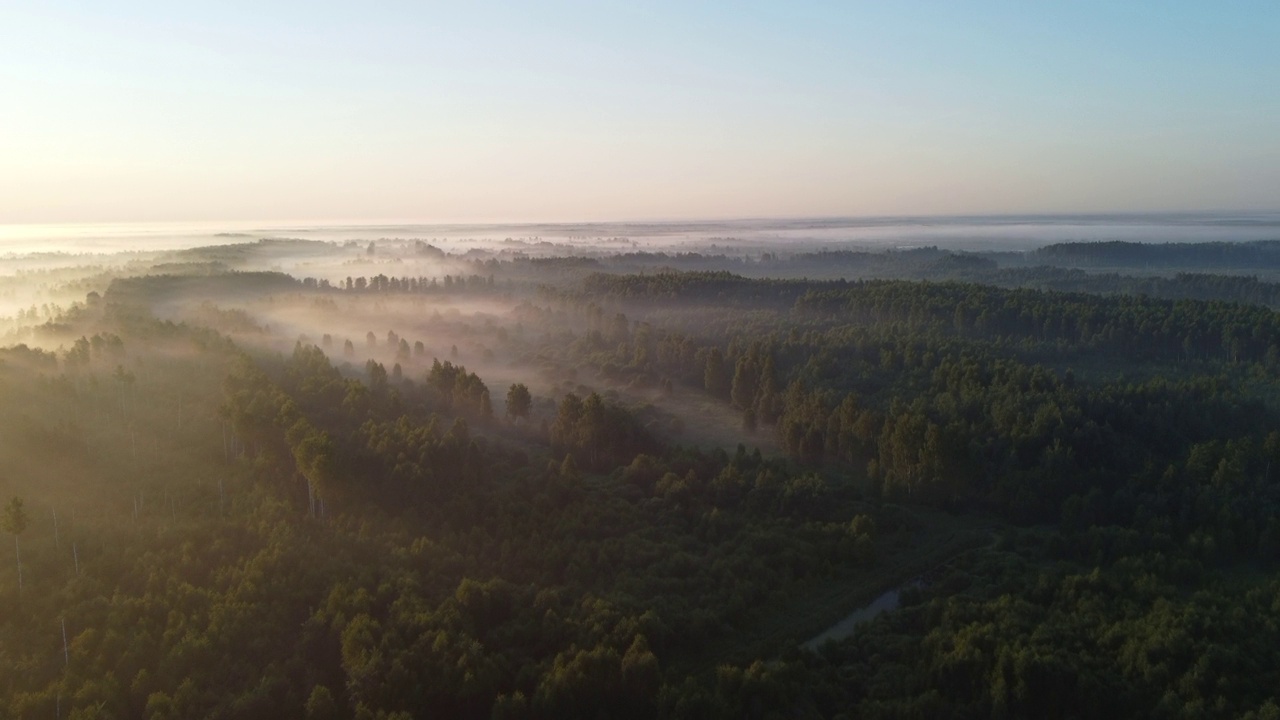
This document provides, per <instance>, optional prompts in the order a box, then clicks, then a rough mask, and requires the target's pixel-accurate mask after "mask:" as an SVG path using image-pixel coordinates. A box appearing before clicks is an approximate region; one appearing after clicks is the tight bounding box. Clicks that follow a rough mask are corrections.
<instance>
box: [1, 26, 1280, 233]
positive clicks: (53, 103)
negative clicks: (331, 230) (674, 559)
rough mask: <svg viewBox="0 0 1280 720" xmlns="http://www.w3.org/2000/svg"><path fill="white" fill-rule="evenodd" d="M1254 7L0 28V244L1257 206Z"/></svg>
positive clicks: (1266, 150)
mask: <svg viewBox="0 0 1280 720" xmlns="http://www.w3.org/2000/svg"><path fill="white" fill-rule="evenodd" d="M1277 38H1280V3H1274V2H1256V3H1236V2H1177V1H1175V0H1170V1H1169V2H1164V3H1149V2H1141V3H1139V2H1083V1H1082V2H1071V3H1039V2H1035V3H1029V2H1012V1H1011V2H977V1H974V2H893V3H885V2H854V1H852V0H847V1H844V2H793V3H780V2H752V1H750V0H742V1H739V2H733V3H728V2H688V1H687V0H685V1H673V2H668V1H666V0H646V1H645V2H628V3H615V2H608V1H606V0H596V1H593V2H569V1H561V0H540V1H539V2H536V3H534V2H510V3H491V2H483V1H477V2H429V1H425V0H419V1H418V2H396V1H394V0H386V1H382V2H363V3H355V2H350V3H342V2H326V1H325V0H313V1H312V2H289V1H272V0H256V1H254V2H242V1H240V0H223V1H220V2H203V1H201V0H189V1H184V2H172V1H171V0H166V1H163V2H143V1H118V2H113V1H111V0H92V1H90V2H63V1H59V0H49V1H46V2H15V1H13V0H0V224H4V223H79V222H85V223H90V222H185V221H290V222H386V221H418V222H465V221H476V222H524V221H531V222H543V221H547V222H550V221H587V220H596V221H607V220H642V219H643V220H649V219H692V218H744V217H806V216H824V217H832V216H859V215H936V214H989V213H1074V212H1157V211H1190V210H1226V211H1230V210H1277V209H1280V42H1277V41H1276V39H1277Z"/></svg>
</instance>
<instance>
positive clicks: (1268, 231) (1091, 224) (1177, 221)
mask: <svg viewBox="0 0 1280 720" xmlns="http://www.w3.org/2000/svg"><path fill="white" fill-rule="evenodd" d="M264 238H269V239H304V240H321V241H326V242H344V241H360V242H365V241H371V240H380V239H402V240H403V239H415V240H432V241H437V242H440V243H442V244H451V246H450V247H449V249H450V250H451V251H457V250H459V249H460V248H462V249H465V248H470V247H487V248H489V249H503V248H505V249H509V250H512V251H516V250H519V249H520V246H519V245H514V246H512V245H504V244H503V243H507V242H517V241H518V242H525V243H527V242H539V241H545V242H554V243H557V244H559V245H561V246H570V247H571V246H573V245H575V244H579V245H581V246H582V247H583V249H584V250H587V249H590V250H593V251H594V250H596V249H598V248H597V244H598V242H599V241H600V240H602V239H605V238H611V239H615V240H617V239H626V240H630V241H633V242H635V243H637V245H643V248H642V249H648V250H688V251H698V250H705V249H708V248H715V247H717V246H718V245H724V244H733V245H735V246H738V247H741V248H755V249H766V248H772V249H776V248H794V249H796V250H809V249H815V248H821V247H826V246H832V247H840V246H849V247H859V246H865V247H911V246H916V245H921V244H935V245H938V246H940V247H945V248H948V249H953V250H1014V251H1017V250H1028V249H1034V248H1036V247H1039V246H1043V245H1046V244H1050V243H1054V242H1071V241H1108V240H1121V241H1131V242H1212V241H1224V242H1248V241H1254V240H1280V212H1264V211H1256V212H1174V213H1073V214H1047V213H1045V214H993V215H915V216H911V215H905V216H862V217H779V218H726V219H714V218H706V219H667V220H619V221H577V222H574V221H562V222H411V221H394V222H393V221H387V222H376V223H374V222H365V223H362V222H328V223H325V222H310V223H309V222H305V221H295V222H269V221H268V222H218V221H212V222H135V223H44V224H10V225H0V256H5V255H8V256H14V255H23V254H30V253H41V252H55V253H89V254H102V253H114V252H122V251H158V250H176V249H185V248H192V247H199V246H206V245H222V244H233V243H242V242H252V241H257V240H260V239H264Z"/></svg>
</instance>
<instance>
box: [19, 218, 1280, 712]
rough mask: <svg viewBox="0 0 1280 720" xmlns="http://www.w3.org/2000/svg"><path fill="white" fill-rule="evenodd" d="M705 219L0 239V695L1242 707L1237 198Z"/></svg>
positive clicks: (1263, 635)
mask: <svg viewBox="0 0 1280 720" xmlns="http://www.w3.org/2000/svg"><path fill="white" fill-rule="evenodd" d="M716 244H717V247H716V248H714V249H713V248H710V247H702V248H698V251H697V252H669V251H667V250H661V251H655V250H646V249H644V248H642V247H641V248H637V247H633V245H632V244H631V243H630V242H627V243H622V242H617V243H612V244H610V243H608V242H601V243H599V244H597V245H595V246H591V247H587V246H585V245H583V244H579V245H574V246H566V247H555V248H554V251H552V250H547V255H546V256H535V255H532V254H529V253H526V252H524V251H523V250H522V251H520V252H514V253H513V252H505V249H509V248H510V247H512V246H515V244H514V242H513V243H511V244H506V245H504V244H502V243H495V244H494V246H493V248H491V249H489V250H485V249H484V248H478V247H471V248H466V249H465V250H463V249H460V248H459V249H458V251H457V252H453V251H452V250H453V249H454V248H452V246H450V245H449V244H447V243H445V242H443V241H439V240H436V239H432V241H431V242H427V240H426V239H418V238H408V239H395V238H385V239H379V240H377V241H376V243H375V242H372V241H368V240H366V239H362V240H361V241H360V242H351V243H325V242H309V241H307V242H304V241H283V240H270V241H262V242H245V243H237V244H232V245H227V246H219V247H206V248H195V249H191V250H184V251H173V252H166V253H160V254H157V255H156V256H154V257H148V258H133V259H131V260H130V261H129V262H128V263H121V264H112V263H111V261H109V260H108V259H101V258H99V259H94V260H89V259H86V260H85V265H84V267H83V268H81V270H80V271H79V272H71V271H69V270H68V271H67V272H66V273H65V274H62V275H57V276H56V278H58V279H55V278H54V276H51V275H40V276H38V277H33V278H26V279H25V281H26V282H27V284H26V285H23V284H22V281H23V279H21V278H18V277H17V276H15V277H14V278H10V279H7V281H11V282H10V285H9V287H12V288H13V290H14V292H15V293H21V294H23V297H24V298H25V297H28V295H26V293H29V294H30V295H29V296H30V297H35V298H37V299H42V300H43V302H42V303H40V304H36V305H35V307H34V308H33V307H31V306H29V305H26V304H25V300H24V303H23V306H22V307H21V308H20V309H19V308H18V307H17V306H16V305H15V306H14V308H13V312H12V313H11V314H10V315H8V316H6V317H4V318H3V319H0V332H4V333H7V334H6V335H5V342H4V347H3V348H2V349H0V398H3V402H2V403H0V468H3V473H0V498H8V500H7V501H6V505H5V508H4V513H3V516H2V517H0V519H2V520H3V524H2V529H3V530H4V531H5V532H6V533H7V534H10V535H12V536H13V541H14V557H13V562H6V563H0V658H3V664H2V665H0V671H3V674H0V716H5V717H15V718H28V717H31V718H35V717H68V718H89V717H116V718H134V717H140V718H187V717H225V718H232V717H235V718H239V717H309V718H321V717H329V718H362V719H363V718H405V717H411V718H415V717H435V716H444V717H477V718H479V717H504V718H519V717H636V718H642V717H644V718H647V717H672V718H684V717H688V718H705V717H759V718H767V717H814V718H817V717H839V716H845V717H862V716H869V717H942V716H955V717H969V716H975V717H976V716H997V715H998V716H1005V717H1047V716H1061V717H1069V716H1075V717H1134V716H1152V717H1171V718H1172V717H1193V716H1194V717H1202V716H1227V717H1253V718H1262V717H1270V716H1274V715H1275V714H1276V713H1277V712H1278V711H1277V707H1278V705H1277V703H1280V699H1278V698H1277V690H1276V684H1275V683H1274V682H1272V681H1271V680H1272V679H1273V678H1274V676H1275V675H1276V673H1277V671H1280V660H1278V658H1277V655H1276V653H1275V652H1274V648H1275V647H1276V646H1277V645H1278V644H1280V632H1278V631H1277V628H1280V616H1278V615H1277V614H1278V613H1280V609H1278V608H1277V605H1276V603H1275V602H1274V599H1275V597H1276V596H1277V593H1280V584H1278V583H1280V580H1277V577H1278V576H1277V574H1276V571H1277V567H1278V566H1277V562H1280V484H1277V481H1276V478H1277V475H1276V473H1277V469H1276V468H1280V415H1278V414H1277V410H1280V408H1278V407H1277V401H1278V400H1277V399H1278V398H1280V392H1278V391H1280V386H1278V385H1277V381H1276V377H1277V370H1280V321H1277V319H1276V318H1277V315H1276V307H1275V303H1276V302H1277V298H1280V293H1277V292H1276V287H1277V286H1276V278H1275V276H1274V274H1273V269H1272V268H1270V266H1269V265H1266V264H1265V263H1266V257H1268V256H1267V253H1269V252H1270V249H1269V248H1270V246H1269V245H1268V244H1265V243H1262V244H1257V245H1256V246H1254V245H1250V244H1241V245H1239V246H1231V247H1221V246H1220V244H1208V245H1203V246H1201V245H1179V246H1173V245H1151V246H1143V247H1141V248H1131V247H1128V246H1125V245H1115V244H1103V245H1099V244H1072V245H1064V246H1050V247H1047V248H1043V249H1042V250H1035V251H1028V252H1026V253H1007V252H1002V253H981V252H951V251H946V250H941V249H938V248H920V249H914V250H910V251H897V250H894V251H884V252H873V251H862V250H848V249H835V250H830V249H829V250H825V251H824V250H818V249H804V250H803V251H788V249H787V247H786V246H777V247H774V246H769V247H765V248H760V247H757V246H751V247H750V248H746V247H743V248H737V247H733V246H732V245H731V244H730V243H729V242H727V241H725V240H723V239H721V240H717V243H716ZM516 247H521V248H524V247H531V248H537V247H538V245H537V244H536V243H532V242H531V243H528V244H527V245H519V246H516ZM713 250H714V251H713ZM304 261H305V262H304ZM1241 262H1249V263H1255V262H1256V263H1258V268H1257V270H1256V271H1255V272H1253V273H1250V274H1247V275H1241V274H1239V273H1238V272H1237V271H1238V270H1240V269H1241V268H1240V267H1239V266H1238V265H1237V263H1241ZM275 268H290V269H291V270H293V272H284V271H281V270H279V269H275ZM815 269H820V270H821V272H815ZM303 270H306V272H303ZM59 283H63V284H59ZM73 293H74V294H73ZM42 294H43V295H42ZM55 297H56V301H55ZM41 304H43V305H45V306H46V307H47V308H48V309H47V312H46V311H45V310H42V309H41V307H40V305H41ZM362 338H363V340H364V342H361V339H362ZM495 393H496V397H495ZM495 403H501V405H500V407H495ZM888 591H896V594H893V595H892V597H893V599H894V600H893V602H894V603H896V604H897V607H896V608H895V609H894V610H892V611H890V612H886V613H884V614H881V615H879V616H877V617H875V618H874V619H870V620H868V621H867V622H864V623H862V624H858V625H856V626H854V627H851V628H847V629H838V628H839V627H840V626H839V625H838V623H839V621H840V620H842V619H843V618H845V617H846V616H847V615H849V614H850V613H851V612H854V611H858V610H859V609H860V608H862V607H863V606H866V605H868V604H870V603H872V601H874V600H876V599H877V598H878V597H882V596H885V594H886V593H887V592H888ZM828 630H830V631H831V632H830V633H828V635H830V636H831V638H832V639H831V640H830V641H828V642H825V643H822V642H815V643H807V641H810V640H812V639H814V638H816V637H818V636H819V635H820V634H821V633H823V632H824V631H828ZM837 630H838V631H837Z"/></svg>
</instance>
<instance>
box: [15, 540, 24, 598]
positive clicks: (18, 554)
mask: <svg viewBox="0 0 1280 720" xmlns="http://www.w3.org/2000/svg"><path fill="white" fill-rule="evenodd" d="M13 554H14V555H15V556H17V558H18V594H19V595H21V594H22V548H20V547H19V546H18V535H17V533H14V535H13Z"/></svg>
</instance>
